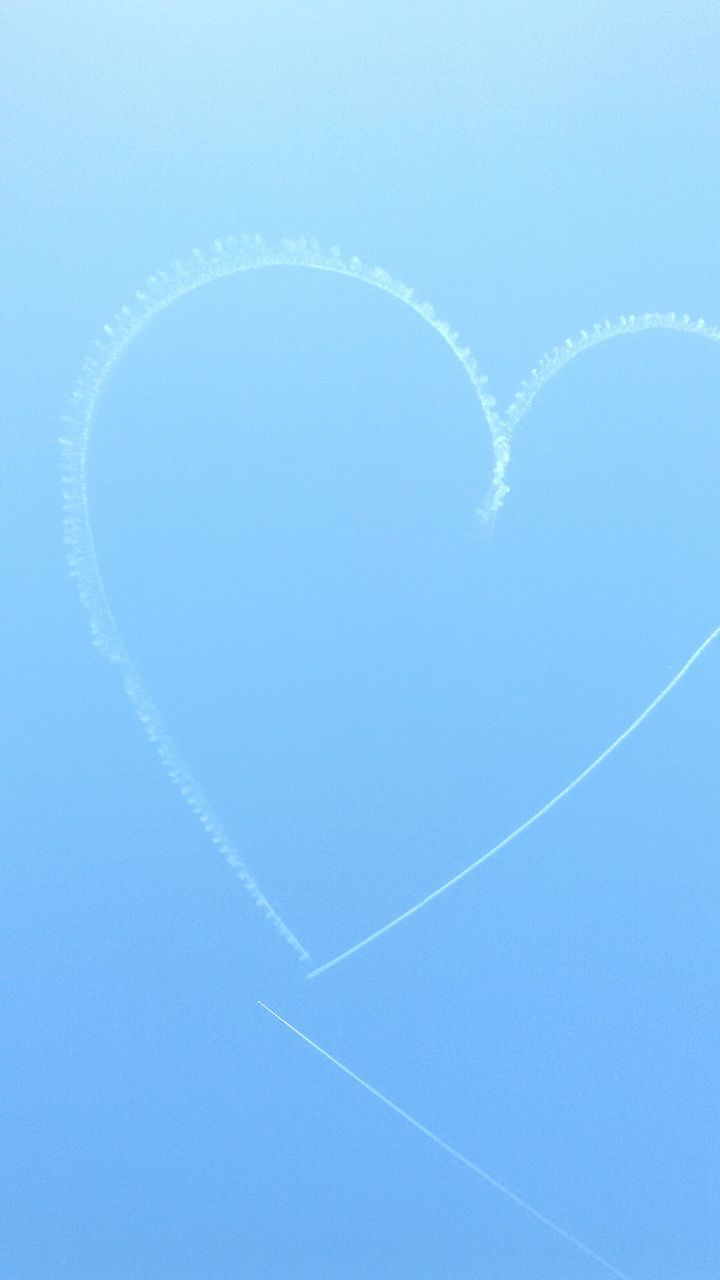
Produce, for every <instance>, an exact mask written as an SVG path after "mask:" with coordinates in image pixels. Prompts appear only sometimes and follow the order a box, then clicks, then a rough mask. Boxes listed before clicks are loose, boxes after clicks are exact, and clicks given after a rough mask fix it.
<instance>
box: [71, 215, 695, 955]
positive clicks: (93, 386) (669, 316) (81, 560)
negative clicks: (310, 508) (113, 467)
mask: <svg viewBox="0 0 720 1280" xmlns="http://www.w3.org/2000/svg"><path fill="white" fill-rule="evenodd" d="M272 266H283V267H287V266H297V267H305V268H310V269H314V270H319V271H328V272H334V273H336V274H340V275H344V276H349V277H352V278H354V279H356V280H359V281H361V282H362V283H364V284H367V285H372V286H373V287H374V288H376V289H381V290H383V291H384V292H385V293H388V294H390V295H391V296H392V297H394V298H396V299H397V300H398V301H400V302H402V303H404V304H405V305H406V306H408V307H410V309H411V310H412V311H414V312H415V313H416V314H417V315H419V316H420V317H421V318H422V319H423V320H424V321H425V322H426V323H427V324H428V325H430V327H431V328H432V329H433V330H434V331H435V332H436V333H437V334H438V335H439V336H440V337H441V338H442V339H443V341H444V342H446V343H447V345H448V346H449V347H450V349H451V351H452V353H453V355H454V356H455V358H456V360H458V361H459V363H460V364H461V365H462V368H463V370H464V372H465V375H466V376H467V378H468V379H469V380H470V383H471V385H472V387H473V390H474V393H475V395H476V397H477V400H478V402H479V405H480V409H481V412H482V415H483V420H484V422H485V424H486V426H487V429H488V431H489V433H490V440H491V445H492V454H493V466H492V477H491V481H490V486H489V488H488V491H487V494H486V496H485V499H484V501H483V503H482V504H481V506H480V507H479V508H478V511H477V515H478V518H479V520H480V521H482V522H483V523H484V524H491V523H492V522H493V521H494V520H495V518H496V517H497V515H498V514H499V512H500V510H501V509H502V506H503V502H504V499H505V497H506V495H507V493H508V492H509V486H508V482H507V476H508V469H509V466H510V461H511V456H512V442H513V436H514V433H515V430H516V429H517V427H518V425H519V424H520V422H521V421H522V419H523V418H524V417H525V416H526V415H527V413H528V411H529V410H530V408H531V406H532V404H533V402H534V400H535V398H536V397H537V395H538V393H539V392H540V391H541V390H542V388H543V387H544V386H545V385H546V384H547V383H548V382H549V381H550V380H551V378H553V377H554V376H555V374H556V373H558V372H559V371H560V370H561V369H562V368H564V366H565V365H567V364H569V363H570V361H571V360H574V359H575V358H576V357H577V356H579V355H581V354H582V353H583V352H585V351H589V350H590V349H591V348H593V347H596V346H599V345H600V344H601V343H604V342H608V341H611V340H613V339H615V338H620V337H625V336H628V335H631V334H634V333H643V332H646V331H647V330H649V329H672V330H675V331H678V332H683V333H690V334H695V335H697V336H699V337H703V338H706V339H708V340H710V341H711V342H718V343H720V329H718V328H717V327H715V326H711V325H707V324H706V323H705V321H704V320H691V318H690V317H689V316H687V315H682V316H680V315H677V314H676V313H675V312H645V313H643V314H638V315H630V316H623V317H621V319H620V320H618V321H617V322H615V323H610V322H608V321H606V322H605V323H604V324H596V325H594V326H593V328H592V329H587V330H582V331H581V333H580V336H579V337H578V338H577V339H571V338H566V339H565V341H564V342H563V343H562V345H560V346H558V347H555V348H553V350H552V351H550V352H548V353H547V354H546V355H544V356H542V358H541V359H540V360H539V361H538V363H537V365H536V366H535V368H534V369H532V370H531V373H530V376H529V378H527V379H526V380H525V381H523V382H522V383H521V384H520V387H519V389H518V391H517V392H516V394H515V396H514V397H513V399H512V400H511V402H510V404H509V406H508V408H507V409H506V410H505V412H504V413H502V414H501V413H499V412H498V409H497V406H496V402H495V399H494V398H493V396H492V395H491V394H490V392H489V390H488V380H487V378H486V377H485V376H484V375H482V374H481V373H480V372H479V369H478V366H477V363H476V361H475V358H474V356H473V355H472V354H471V352H470V350H469V348H467V347H464V346H462V344H461V342H460V339H459V336H458V334H457V333H456V332H455V331H454V330H453V329H452V328H451V326H450V325H449V324H447V323H446V322H445V321H444V320H441V319H439V317H438V316H437V315H436V313H435V310H434V308H433V306H432V305H431V303H429V302H425V301H421V300H419V299H418V298H417V296H416V295H415V293H414V291H413V290H412V289H411V288H409V287H408V286H407V285H405V284H403V283H402V282H401V281H399V280H396V279H394V278H393V277H392V276H390V275H389V274H388V273H387V272H386V271H384V270H382V269H381V268H376V267H375V268H371V267H366V266H365V265H364V264H363V263H362V262H361V261H360V259H359V258H350V259H344V258H343V257H342V256H341V254H340V252H339V250H337V249H331V250H330V252H329V253H326V252H324V251H323V250H322V249H321V248H320V246H319V245H318V244H317V242H316V241H314V240H283V241H281V242H280V243H279V244H278V245H276V246H272V245H269V244H267V243H266V242H265V240H263V238H262V237H260V236H246V237H242V238H239V239H234V238H230V239H228V240H224V241H221V240H216V241H215V242H214V246H213V249H212V251H211V252H210V253H208V254H206V253H203V252H201V251H200V250H195V251H194V253H193V254H191V255H190V257H188V258H186V259H183V260H178V261H176V262H174V263H173V264H172V266H171V268H170V270H169V271H167V272H162V273H159V274H158V275H156V276H151V277H150V278H149V280H148V281H147V284H146V286H145V288H144V289H143V290H141V291H139V292H138V293H137V294H136V295H135V301H134V303H133V305H132V306H125V307H123V308H121V310H120V311H119V312H118V314H117V315H116V316H115V317H114V319H113V321H112V323H110V324H107V325H105V326H104V330H103V337H102V338H100V339H98V340H97V341H96V343H95V348H94V351H93V353H92V354H91V355H90V356H89V357H88V359H87V360H86V362H85V364H84V366H83V369H82V372H81V376H80V378H79V380H78V382H77V385H76V387H75V390H74V392H73V395H72V402H71V408H70V410H69V412H68V413H67V414H66V415H65V416H64V417H63V434H62V435H61V437H60V445H61V449H62V481H63V513H64V532H65V543H66V547H67V555H68V562H69V567H70V573H71V576H72V577H73V578H74V579H75V581H76V583H77V586H78V590H79V594H80V599H81V602H82V604H83V606H84V608H85V610H86V612H87V614H88V618H89V622H90V630H91V634H92V639H93V643H94V644H95V645H96V647H97V648H98V649H99V650H100V652H101V653H103V654H104V656H105V657H106V658H107V659H108V660H109V661H110V662H112V663H113V664H114V665H116V666H118V667H119V668H120V671H121V674H122V679H123V686H124V689H125V693H126V695H127V697H128V699H129V701H130V703H131V705H132V707H133V709H134V711H135V714H136V716H137V718H138V720H139V721H140V723H141V725H142V726H143V728H144V730H145V733H146V734H147V737H148V738H149V740H150V742H151V743H152V744H153V746H154V747H155V750H156V751H157V753H158V755H159V757H160V759H161V761H162V763H163V766H164V768H165V770H166V773H167V774H168V777H169V778H170V780H171V782H172V783H173V784H174V785H175V786H176V787H177V788H178V790H179V791H180V793H181V795H182V796H183V799H184V800H185V802H186V804H187V805H188V807H189V808H190V809H191V810H192V812H193V813H194V814H195V816H196V818H197V820H198V822H199V823H200V825H201V827H202V828H203V830H204V831H205V833H206V835H207V837H208V838H209V840H210V841H211V843H212V844H213V845H214V846H215V847H216V848H217V849H218V851H219V852H220V853H221V855H222V856H223V858H224V860H225V862H226V863H227V864H228V866H229V867H230V868H231V870H232V871H233V872H234V873H235V874H236V875H237V876H238V878H239V880H240V881H241V883H242V884H243V886H244V888H245V889H246V891H247V892H248V893H249V895H250V897H251V898H252V900H253V901H254V903H255V905H256V906H257V907H259V908H260V909H261V910H262V911H263V912H264V914H265V916H266V918H267V920H268V921H269V922H270V923H271V924H272V925H273V927H274V928H275V929H276V930H277V932H278V933H279V934H280V935H281V937H283V938H284V940H285V942H286V943H287V944H288V945H289V946H290V948H291V949H292V950H293V952H294V953H295V955H296V956H297V958H298V959H299V960H300V961H302V962H303V963H305V964H308V963H309V962H310V955H309V953H308V951H307V950H306V948H305V947H304V946H303V944H302V943H301V942H300V941H299V939H298V938H297V936H296V935H295V933H294V932H293V931H292V930H291V929H290V928H289V926H288V925H287V924H286V923H285V921H284V920H283V919H282V917H281V916H280V915H279V913H278V912H277V911H276V910H275V908H274V907H273V905H272V903H271V902H270V901H269V900H268V898H267V897H266V896H265V894H264V893H263V891H262V889H261V888H260V885H259V884H258V881H257V879H256V878H255V876H254V874H253V873H252V872H251V871H250V869H249V867H248V866H247V864H246V863H245V861H244V859H243V858H242V857H241V856H240V854H239V852H238V850H237V848H236V847H235V845H234V844H233V842H232V840H231V838H230V837H229V835H228V834H227V832H226V831H225V829H224V827H223V825H222V823H221V821H220V819H219V818H218V817H217V816H216V814H215V813H214V811H213V809H212V807H211V805H210V803H209V801H208V799H207V797H206V796H205V794H204V792H203V790H202V788H201V787H200V785H199V783H198V782H197V781H196V779H195V778H194V776H193V774H192V773H191V771H190V769H189V768H188V766H187V764H186V763H185V761H184V759H183V757H182V756H181V754H180V752H179V751H178V748H177V747H176V745H175V743H174V742H173V739H172V737H171V735H170V733H169V732H168V730H167V728H166V726H165V723H164V720H163V717H162V715H161V713H160V711H159V709H158V707H157V706H156V704H155V702H154V700H153V698H152V695H151V694H150V692H149V690H148V689H147V688H146V686H145V684H144V683H143V681H142V679H141V677H140V675H139V672H138V671H137V669H136V667H135V664H134V662H133V660H132V658H131V656H130V654H129V652H128V650H127V649H126V647H125V644H124V642H123V640H122V636H121V634H120V630H119V628H118V625H117V623H116V621H115V618H114V616H113V612H112V609H111V607H110V603H109V600H108V596H107V592H106V590H105V584H104V582H103V578H102V574H101V571H100V565H99V562H98V557H97V553H96V549H95V539H94V535H93V530H92V526H91V523H90V515H89V506H88V487H87V455H88V446H89V442H90V438H91V434H92V429H93V425H94V421H95V415H96V411H97V407H98V404H99V401H100V398H101V396H102V393H103V390H104V388H105V386H106V384H107V382H108V379H109V378H110V376H111V374H112V372H113V370H114V369H115V367H116V366H117V365H118V363H119V362H120V361H121V360H122V357H123V356H124V354H125V352H126V351H127V349H128V348H129V346H130V345H131V344H132V343H133V342H134V340H135V339H136V338H137V337H138V336H139V335H140V334H141V333H142V331H143V330H144V329H145V328H146V327H147V326H148V325H149V324H150V323H151V322H152V321H153V320H154V319H156V318H157V317H158V316H159V315H160V314H161V313H162V312H163V311H165V310H166V309H167V308H168V307H170V306H171V305H172V304H173V303H174V302H176V301H177V300H178V299H179V298H181V297H183V296H184V295H185V294H187V293H191V292H193V291H194V290H195V289H198V288H200V287H201V286H203V285H205V284H209V283H211V282H212V281H214V280H218V279H222V278H224V277H228V276H234V275H237V274H239V273H240V272H242V271H248V270H255V269H258V268H261V267H272ZM719 635H720V626H718V627H716V628H715V629H714V630H713V631H711V632H710V634H709V635H708V636H706V637H705V639H704V640H703V641H702V642H701V644H699V645H698V647H697V648H696V649H695V650H694V652H693V653H692V654H691V655H690V657H689V658H688V659H687V661H686V662H685V663H684V665H683V666H682V667H681V668H680V670H679V671H678V672H676V674H675V675H674V676H673V677H672V679H671V680H670V681H669V682H668V683H667V684H666V685H665V686H664V688H663V689H661V690H660V692H659V693H658V694H657V695H656V697H655V698H653V700H652V701H651V702H650V703H649V704H648V706H647V707H645V709H644V710H643V711H642V712H641V713H640V714H639V715H638V716H637V717H636V718H635V719H634V720H633V721H632V723H631V724H630V725H628V727H627V728H626V729H624V730H623V731H622V732H621V733H620V734H619V735H618V737H617V738H616V739H615V740H614V741H613V742H612V743H611V744H610V745H609V746H608V747H606V748H605V750H604V751H602V752H601V753H600V754H599V755H598V756H596V758H595V759H594V760H593V761H591V763H590V764H589V765H588V766H587V767H586V768H584V769H583V770H581V772H580V773H578V774H577V775H576V777H575V778H574V779H573V780H572V781H571V782H569V783H568V784H567V785H566V786H564V787H563V788H562V789H561V790H560V791H558V792H557V794H556V795H555V796H553V797H552V799H551V800H549V801H548V802H547V803H546V804H544V805H543V806H542V807H541V808H540V809H538V810H537V811H536V812H535V813H534V814H532V815H531V816H530V817H529V818H528V819H527V820H525V821H524V822H522V823H521V824H520V825H519V826H518V827H516V828H515V829H514V830H513V831H512V832H510V834H509V835H507V836H506V837H505V838H504V839H503V840H501V841H500V842H499V843H498V844H496V845H495V846H493V848H492V849H489V850H487V851H486V852H485V853H483V854H482V855H481V856H480V857H479V858H477V859H476V860H475V861H473V862H472V863H470V864H469V865H468V866H467V867H465V868H463V869H462V870H461V871H459V872H458V873H457V874H456V875H454V876H452V877H451V878H450V879H449V880H447V881H446V882H445V883H444V884H442V885H440V886H439V887H438V888H436V889H434V890H433V891H432V892H430V893H428V894H427V895H426V896H425V897H423V898H422V899H420V901H418V902H416V903H415V904H414V905H412V906H411V907H409V908H408V909H407V910H405V911H403V912H401V913H400V914H399V915H396V916H395V917H393V918H392V919H391V920H389V921H388V922H386V923H385V924H383V925H382V926H381V927H380V928H378V929H376V930H375V931H374V932H373V933H371V934H369V935H368V936H367V937H365V938H363V939H362V940H361V941H360V942H358V943H355V944H354V945H353V946H351V947H349V948H347V949H346V950H345V951H343V952H341V953H340V954H339V955H337V956H335V957H334V958H333V959H331V960H328V961H326V962H325V963H324V964H321V965H318V966H316V967H315V968H313V969H312V970H311V971H309V972H308V973H307V974H306V976H307V977H308V978H314V977H317V976H318V975H319V974H321V973H324V972H325V971H327V970H328V969H331V968H333V967H334V966H335V965H337V964H339V963H340V962H341V961H343V960H345V959H347V958H348V957H349V956H351V955H354V954H355V952H357V951H359V950H361V949H362V948H363V947H366V946H368V945H369V944H370V943H371V942H374V941H375V940H376V939H378V938H380V937H381V936H383V935H384V934H385V933H387V932H389V931H390V930H391V929H393V928H395V927H396V926H397V925H399V924H401V923H402V922H403V921H405V920H407V919H409V918H410V917H411V916H413V915H415V914H416V913H417V912H418V911H420V910H421V909H422V908H423V907H425V906H427V905H428V904H429V903H430V902H432V901H434V900H435V899H436V898H438V897H439V896H440V895H441V894H443V893H445V892H446V891H447V890H448V889H450V888H451V887H453V886H454V885H455V884H457V883H458V882H459V881H460V880H463V879H464V878H465V877H466V876H467V875H469V874H470V873H471V872H473V871H474V870H475V869H476V868H477V867H479V866H480V865H481V864H482V863H484V862H486V861H487V860H488V859H489V858H491V857H494V856H495V855H496V854H497V853H499V852H500V851H501V849H504V848H506V847H507V846H508V845H509V844H510V843H511V842H512V841H514V840H515V839H516V838H517V837H518V836H520V835H522V833H523V832H525V831H527V830H528V829H529V827H531V826H533V825H534V824H535V823H536V822H538V821H539V820H540V819H541V818H542V817H544V816H545V814H547V813H548V812H549V811H550V810H551V809H553V808H554V807H555V805H557V804H558V803H560V801H561V800H563V799H564V798H565V797H566V796H567V795H569V794H570V792H571V791H574V790H575V788H576V787H577V786H579V785H580V783H582V782H583V781H584V780H585V779H586V778H587V777H588V776H589V775H590V774H591V773H592V772H594V770H595V769H596V768H598V766H599V765H601V764H602V763H603V762H604V761H605V760H606V759H607V758H608V756H610V755H611V754H612V753H613V752H614V751H615V750H616V749H617V747H619V746H620V745H621V743H623V742H625V741H626V739H627V738H628V737H630V735H631V734H632V733H634V731H635V729H637V728H638V727H639V726H640V725H641V724H642V723H643V722H644V721H645V720H646V719H647V718H648V716H650V715H651V714H652V712H653V711H655V709H656V708H657V707H658V706H659V705H660V703H661V702H662V701H663V700H664V699H665V698H666V697H667V695H668V694H669V693H670V692H671V691H672V690H673V689H674V688H675V687H676V686H677V685H678V684H679V683H680V681H681V680H682V679H683V678H684V676H685V675H686V674H687V672H688V671H689V670H690V668H691V667H692V666H693V665H694V664H695V662H696V661H697V660H698V658H699V657H700V656H701V655H702V654H703V653H704V652H705V650H706V649H707V648H708V647H709V646H710V645H711V644H712V643H713V642H714V641H715V640H716V639H717V638H718V636H719Z"/></svg>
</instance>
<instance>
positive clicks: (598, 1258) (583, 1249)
mask: <svg viewBox="0 0 720 1280" xmlns="http://www.w3.org/2000/svg"><path fill="white" fill-rule="evenodd" d="M258 1004H259V1005H260V1007H261V1008H262V1009H265V1010H266V1011H267V1013H270V1014H272V1016H273V1018H276V1019H277V1021H278V1022H281V1023H282V1024H283V1026H284V1027H287V1028H288V1030H289V1031H292V1032H293V1033H294V1035H296V1036H298V1038H299V1039H300V1040H304V1041H305V1044H309V1045H310V1048H311V1049H314V1050H315V1052H316V1053H319V1054H320V1055H321V1056H322V1057H323V1058H327V1060H328V1062H332V1064H333V1066H334V1067H337V1068H338V1070H339V1071H343V1072H344V1073H345V1075H346V1076H349V1077H350V1079H351V1080H354V1081H355V1083H356V1084H359V1085H360V1086H361V1087H362V1088H363V1089H365V1090H367V1092H368V1093H371V1094H372V1096H373V1097H374V1098H377V1100H378V1102H382V1103H383V1105H384V1106H386V1107H388V1108H389V1109H390V1111H394V1112H395V1115H397V1116H400V1118H401V1119H402V1120H405V1121H406V1123H407V1124H410V1125H412V1127H413V1129H417V1131H418V1133H421V1134H422V1135H423V1137H425V1138H429V1139H430V1141H431V1142H434V1143H435V1145H436V1146H437V1147H440V1149H441V1150H442V1151H445V1152H446V1153H447V1155H449V1156H452V1158H453V1160H458V1161H459V1162H460V1164H464V1165H465V1167H466V1169H469V1170H470V1171H471V1173H474V1174H477V1176H478V1178H482V1180H483V1182H486V1183H487V1184H488V1186H490V1187H492V1188H493V1190H495V1191H498V1192H499V1193H500V1195H502V1196H505V1199H506V1200H510V1201H511V1203H512V1204H514V1205H516V1206H517V1208H518V1209H522V1211H523V1213H526V1214H528V1216H529V1217H531V1218H534V1219H535V1221H536V1222H539V1223H540V1224H541V1226H543V1227H547V1229H548V1231H552V1232H554V1233H555V1235H556V1236H559V1237H560V1239H561V1240H564V1241H565V1243H566V1244H569V1245H572V1246H573V1248H575V1249H578V1250H579V1251H580V1253H584V1254H585V1256H586V1257H587V1258H591V1259H592V1261H593V1262H596V1263H597V1264H598V1266H599V1267H603V1268H604V1269H605V1271H607V1272H608V1274H609V1275H612V1276H615V1277H616V1278H617V1280H631V1277H630V1276H629V1275H628V1274H627V1272H626V1271H621V1270H620V1268H619V1267H616V1266H615V1265H614V1264H613V1263H612V1262H608V1260H607V1258H604V1257H603V1256H602V1254H600V1253H598V1252H597V1251H596V1250H595V1249H591V1248H590V1245H587V1244H585V1243H584V1242H583V1241H582V1240H579V1239H578V1237H577V1236H574V1235H573V1234H572V1232H570V1231H567V1230H566V1229H565V1227H561V1226H560V1224H559V1223H558V1222H554V1221H553V1219H552V1218H548V1217H547V1215H546V1214H544V1213H541V1212H540V1210H539V1209H536V1208H535V1206H534V1205H532V1204H530V1203H529V1201H528V1200H525V1199H523V1197H522V1196H519V1195H518V1194H517V1192H516V1191H513V1190H512V1189H511V1188H510V1187H507V1186H505V1184H504V1183H503V1182H500V1180H499V1179H498V1178H495V1177H493V1175H492V1174H491V1173H488V1172H487V1170H486V1169H482V1168H481V1167H480V1165H479V1164H475V1161H474V1160H470V1159H469V1158H468V1157H467V1156H464V1155H463V1153H462V1151H458V1150H457V1148H456V1147H453V1146H451V1145H450V1143H449V1142H446V1141H445V1139H444V1138H440V1137H438V1135H437V1134H436V1133H433V1131H432V1129H428V1127H427V1125H424V1124H421V1123H420V1121H419V1120H416V1119H415V1117H414V1116H411V1115H410V1114H409V1112H407V1111H405V1110H403V1108H402V1107H399V1106H398V1105H397V1103H396V1102H392V1101H391V1099H390V1098H388V1097H386V1096H385V1094H384V1093H381V1092H380V1090H379V1089H376V1088H375V1086H374V1085H371V1084H369V1083H368V1081H367V1080H363V1078H362V1076H359V1075H357V1074H356V1072H354V1071H351V1070H350V1068H349V1067H346V1066H345V1064H344V1063H343V1062H340V1061H339V1060H338V1059H337V1058H334V1057H333V1055H332V1054H331V1053H328V1051H327V1049H323V1048H321V1046H320V1045H319V1044H316V1042H315V1041H314V1040H311V1039H310V1037H309V1036H306V1035H304V1034H303V1032H302V1031H298V1028H297V1027H294V1026H293V1025H292V1023H291V1022H288V1021H287V1020H286V1019H285V1018H281V1016H280V1014H279V1013H276V1012H275V1010H274V1009H271V1008H270V1006H269V1005H267V1004H265V1003H264V1001H262V1000H258Z"/></svg>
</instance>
